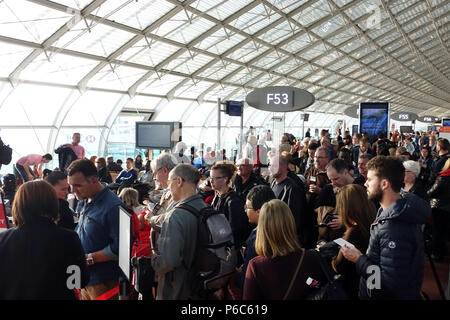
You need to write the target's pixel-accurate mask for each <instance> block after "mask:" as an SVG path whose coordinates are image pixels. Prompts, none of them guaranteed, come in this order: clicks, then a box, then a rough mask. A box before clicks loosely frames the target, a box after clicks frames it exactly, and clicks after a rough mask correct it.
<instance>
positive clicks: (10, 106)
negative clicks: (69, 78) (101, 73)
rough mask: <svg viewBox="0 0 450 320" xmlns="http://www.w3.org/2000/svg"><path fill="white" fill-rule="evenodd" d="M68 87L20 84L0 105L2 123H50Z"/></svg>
mask: <svg viewBox="0 0 450 320" xmlns="http://www.w3.org/2000/svg"><path fill="white" fill-rule="evenodd" d="M70 92H71V90H70V89H65V88H58V87H49V86H40V85H34V84H21V85H19V86H17V87H16V88H15V90H14V91H12V92H11V94H10V95H8V97H7V98H6V99H5V100H4V102H3V104H2V105H1V109H0V112H1V114H2V116H1V117H0V124H2V125H52V124H53V122H54V120H55V117H56V116H57V114H58V112H59V111H60V109H61V108H62V106H63V105H64V103H65V101H66V99H67V97H68V95H69V93H70Z"/></svg>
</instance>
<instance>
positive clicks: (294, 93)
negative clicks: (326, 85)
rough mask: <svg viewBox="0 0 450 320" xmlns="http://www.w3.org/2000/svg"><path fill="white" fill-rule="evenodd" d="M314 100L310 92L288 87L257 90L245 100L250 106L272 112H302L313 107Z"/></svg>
mask: <svg viewBox="0 0 450 320" xmlns="http://www.w3.org/2000/svg"><path fill="white" fill-rule="evenodd" d="M314 100H315V98H314V95H312V94H311V93H310V92H308V91H306V90H303V89H299V88H295V87H287V86H279V87H265V88H259V89H255V90H254V91H252V92H250V93H249V94H248V95H247V97H246V98H245V101H246V102H247V104H248V105H249V106H251V107H253V108H256V109H259V110H264V111H271V112H289V111H297V110H301V109H304V108H307V107H309V106H310V105H312V104H313V103H314Z"/></svg>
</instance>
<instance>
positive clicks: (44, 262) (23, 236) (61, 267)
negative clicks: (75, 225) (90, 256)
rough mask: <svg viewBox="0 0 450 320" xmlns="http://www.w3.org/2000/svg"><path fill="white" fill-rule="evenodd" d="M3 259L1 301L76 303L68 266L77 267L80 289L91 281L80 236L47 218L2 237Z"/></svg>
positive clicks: (0, 284)
mask: <svg viewBox="0 0 450 320" xmlns="http://www.w3.org/2000/svg"><path fill="white" fill-rule="evenodd" d="M0 257H2V262H1V263H0V275H1V277H0V288H1V289H0V300H74V299H75V295H74V291H73V290H71V289H68V288H67V282H69V283H73V282H72V281H71V279H69V277H71V276H73V275H74V274H76V273H74V272H69V273H67V272H68V271H70V269H68V267H69V266H78V268H79V270H80V285H81V287H84V286H85V285H86V284H87V283H88V280H89V273H88V270H87V266H86V260H85V256H84V250H83V247H82V245H81V242H80V239H79V238H78V235H77V234H76V233H75V231H71V230H67V229H63V228H60V227H58V226H57V225H56V224H55V223H53V222H52V221H51V220H50V219H48V218H44V217H38V218H36V221H34V222H33V223H26V224H24V225H23V226H22V227H20V228H12V229H8V230H7V231H4V232H2V233H0Z"/></svg>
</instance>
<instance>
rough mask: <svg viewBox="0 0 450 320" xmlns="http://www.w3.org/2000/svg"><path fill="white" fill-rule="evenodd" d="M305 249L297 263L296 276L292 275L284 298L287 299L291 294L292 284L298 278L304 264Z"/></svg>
mask: <svg viewBox="0 0 450 320" xmlns="http://www.w3.org/2000/svg"><path fill="white" fill-rule="evenodd" d="M305 251H306V250H305V249H303V250H302V254H301V255H300V261H299V262H298V264H297V268H296V269H295V272H294V276H293V277H292V280H291V283H290V284H289V287H288V289H287V291H286V293H285V294H284V297H283V300H286V299H287V297H288V296H289V294H290V293H291V289H292V286H293V285H294V282H295V280H296V279H297V274H298V271H299V270H300V267H301V266H302V264H303V258H304V257H305Z"/></svg>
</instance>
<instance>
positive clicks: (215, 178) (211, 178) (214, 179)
mask: <svg viewBox="0 0 450 320" xmlns="http://www.w3.org/2000/svg"><path fill="white" fill-rule="evenodd" d="M222 178H226V177H225V176H222V177H210V178H209V180H211V181H217V180H218V179H222Z"/></svg>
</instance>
